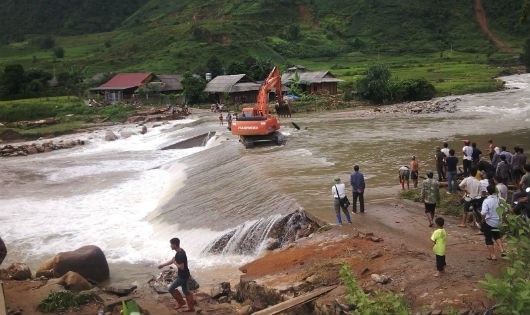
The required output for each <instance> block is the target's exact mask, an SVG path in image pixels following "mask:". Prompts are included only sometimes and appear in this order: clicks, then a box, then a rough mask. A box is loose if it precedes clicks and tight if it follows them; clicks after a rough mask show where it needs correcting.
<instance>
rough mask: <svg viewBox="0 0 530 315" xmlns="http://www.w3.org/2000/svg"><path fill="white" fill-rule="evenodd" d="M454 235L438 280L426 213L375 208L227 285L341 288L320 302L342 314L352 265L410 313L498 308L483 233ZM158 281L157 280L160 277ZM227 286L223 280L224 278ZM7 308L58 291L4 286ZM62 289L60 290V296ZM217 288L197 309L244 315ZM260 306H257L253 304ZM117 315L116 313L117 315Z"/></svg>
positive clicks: (31, 310)
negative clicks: (346, 272) (217, 296)
mask: <svg viewBox="0 0 530 315" xmlns="http://www.w3.org/2000/svg"><path fill="white" fill-rule="evenodd" d="M445 219H446V226H445V228H446V231H447V233H448V247H447V263H448V266H447V270H446V273H445V274H443V275H442V276H441V277H434V276H433V274H434V272H435V263H434V255H433V254H432V249H431V243H430V239H429V238H430V234H431V233H432V231H433V229H432V228H429V227H428V224H427V221H426V219H425V218H424V216H423V206H422V204H419V203H413V202H409V201H403V200H397V199H395V200H392V199H389V200H386V201H384V202H381V201H379V202H370V203H368V204H367V212H366V213H365V214H363V215H361V214H355V215H353V225H343V226H338V225H332V226H330V227H329V228H327V229H323V230H321V231H320V232H318V233H315V234H313V235H312V236H311V237H307V238H302V239H299V240H298V241H296V242H295V243H293V244H292V245H290V246H289V247H288V248H283V249H279V250H274V251H272V252H269V253H267V254H266V255H265V256H263V257H261V258H258V259H256V260H254V261H252V262H249V263H248V264H246V265H244V266H240V267H239V270H240V271H241V272H240V276H239V277H232V278H229V277H227V278H225V279H223V280H222V282H229V283H230V284H231V287H232V288H233V289H234V288H235V287H236V286H237V285H238V284H239V283H240V282H248V281H252V282H256V283H257V284H259V285H263V286H266V287H268V288H271V289H274V290H276V291H277V292H279V293H280V294H282V295H284V296H286V297H291V298H292V297H294V296H297V295H301V294H303V293H304V292H310V291H313V290H315V289H316V288H319V287H325V286H330V285H337V287H336V288H335V289H333V290H331V291H330V292H329V293H327V294H325V295H323V296H322V297H320V298H318V299H317V300H316V301H315V307H316V308H317V309H319V310H320V311H323V310H327V311H329V312H330V313H327V314H335V313H334V312H335V311H333V310H336V309H337V307H338V306H339V305H347V304H348V303H347V302H346V300H345V299H344V297H345V294H346V288H345V287H344V286H343V283H342V280H341V279H340V277H339V275H338V270H339V269H340V268H341V267H342V265H344V264H347V265H348V266H349V268H350V270H351V272H352V273H353V275H354V276H355V278H356V279H357V281H358V283H359V284H360V285H361V286H362V287H363V288H364V290H365V291H368V292H374V291H378V290H379V291H392V292H395V293H397V294H402V295H403V296H404V298H405V300H406V301H407V302H408V303H409V305H410V310H411V313H421V314H447V313H448V312H450V311H458V312H460V314H464V313H465V314H479V313H480V312H482V311H484V310H485V309H486V308H488V307H490V306H492V305H493V304H494V303H493V301H491V300H489V299H487V298H486V295H485V292H484V291H483V290H481V288H480V287H479V284H478V282H479V281H480V280H483V278H484V275H485V274H486V273H493V274H496V273H497V272H498V271H499V270H500V268H501V267H502V266H503V262H502V261H497V262H492V261H490V260H487V259H486V256H487V250H486V247H485V245H483V236H482V235H479V234H478V230H476V229H472V228H468V229H462V228H459V227H457V224H458V218H454V217H445ZM373 274H376V275H380V276H384V277H387V278H388V279H389V281H388V282H387V283H385V284H382V283H378V282H376V281H374V277H373V276H372V275H373ZM153 276H155V274H153ZM218 277H219V278H223V276H222V275H218ZM4 282H5V283H4V287H5V294H6V302H7V306H8V308H9V309H11V310H14V311H15V310H19V312H18V313H16V312H12V313H9V314H21V315H23V314H40V313H39V312H36V311H35V307H36V305H37V304H38V302H40V300H42V299H43V298H44V297H45V296H46V295H47V293H48V292H50V291H51V290H53V289H54V288H55V287H46V286H45V284H46V282H45V281H41V280H32V281H13V280H8V281H4ZM55 289H56V288H55ZM211 289H212V287H211V286H203V287H201V288H200V289H199V290H198V292H197V293H196V294H197V300H198V308H197V310H200V312H201V313H203V314H204V313H208V314H245V313H244V312H243V313H242V310H247V311H248V307H247V305H248V303H242V304H239V303H234V302H232V303H218V302H217V301H216V300H213V299H211V292H212V291H211ZM96 292H97V293H98V294H99V295H100V297H101V298H102V301H101V302H100V303H91V304H89V305H87V306H84V307H82V308H81V309H80V310H76V311H72V312H66V313H64V314H65V315H69V314H86V315H93V314H96V313H97V311H98V309H100V308H101V307H102V305H103V303H106V304H111V303H112V302H114V301H117V300H119V298H118V297H116V296H113V295H111V294H108V293H105V292H102V291H101V290H97V291H96ZM127 298H133V299H135V300H136V301H137V302H138V303H139V305H140V306H141V307H142V309H143V310H144V311H146V313H147V314H157V315H169V314H175V311H174V310H172V305H173V304H174V301H173V298H171V297H170V296H169V294H157V293H156V292H154V291H153V290H152V288H150V287H149V285H148V283H147V281H146V282H144V283H139V285H138V288H137V289H136V290H135V292H133V293H132V294H130V295H129V296H128V297H127ZM254 302H256V301H254ZM113 314H117V313H113Z"/></svg>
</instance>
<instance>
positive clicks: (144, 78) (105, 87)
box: [90, 72, 155, 103]
mask: <svg viewBox="0 0 530 315" xmlns="http://www.w3.org/2000/svg"><path fill="white" fill-rule="evenodd" d="M154 78H155V76H154V74H153V73H151V72H142V73H119V74H116V75H115V76H114V77H112V79H110V80H109V81H107V82H105V83H104V84H102V85H100V86H98V87H96V88H92V89H90V90H91V91H92V92H95V93H99V94H102V95H104V97H105V102H108V103H117V102H127V101H130V100H131V99H132V98H133V95H134V93H135V92H136V90H137V89H138V88H140V87H142V86H145V85H147V84H148V83H150V82H151V81H153V79H154Z"/></svg>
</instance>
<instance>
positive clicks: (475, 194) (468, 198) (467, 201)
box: [458, 167, 482, 228]
mask: <svg viewBox="0 0 530 315" xmlns="http://www.w3.org/2000/svg"><path fill="white" fill-rule="evenodd" d="M476 175H477V168H475V167H473V168H471V173H470V174H469V176H468V177H466V178H464V179H463V180H462V182H460V185H458V187H460V189H461V190H463V191H465V192H466V194H465V195H464V213H463V214H462V222H461V223H460V224H459V225H458V226H459V227H464V228H465V227H467V217H468V214H469V212H470V211H471V210H470V208H471V205H472V203H473V201H474V199H480V197H481V190H482V189H481V185H480V181H479V180H478V179H477V178H476V177H475V176H476Z"/></svg>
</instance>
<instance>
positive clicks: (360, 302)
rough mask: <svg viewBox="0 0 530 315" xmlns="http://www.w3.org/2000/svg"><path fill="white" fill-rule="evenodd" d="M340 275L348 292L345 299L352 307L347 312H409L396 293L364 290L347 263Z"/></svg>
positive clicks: (362, 314) (371, 314) (373, 314)
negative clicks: (372, 292)
mask: <svg viewBox="0 0 530 315" xmlns="http://www.w3.org/2000/svg"><path fill="white" fill-rule="evenodd" d="M340 276H341V278H342V281H343V282H344V286H345V287H346V291H347V292H348V294H347V295H346V299H347V301H348V303H350V305H352V306H353V308H354V310H353V311H351V313H349V314H358V315H380V314H396V315H398V314H403V315H405V314H409V311H408V306H407V303H406V302H405V300H404V299H403V297H402V296H400V295H398V294H395V293H392V292H381V291H377V292H375V293H374V294H369V293H366V292H364V290H363V288H362V287H361V286H360V285H359V284H358V283H357V281H356V280H355V277H354V276H353V274H352V272H351V271H350V269H349V267H348V265H343V266H342V268H341V269H340Z"/></svg>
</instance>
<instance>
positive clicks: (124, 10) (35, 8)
mask: <svg viewBox="0 0 530 315" xmlns="http://www.w3.org/2000/svg"><path fill="white" fill-rule="evenodd" d="M147 2H148V0H126V1H122V0H114V1H113V0H0V8H2V9H1V10H0V30H2V31H1V32H0V41H1V42H4V43H5V42H8V41H19V40H23V39H24V36H25V35H26V34H46V35H48V34H57V35H81V34H88V33H97V32H106V31H111V30H113V29H115V28H116V27H119V26H120V25H121V23H122V22H123V21H124V20H125V19H126V18H127V17H129V16H130V15H131V14H133V13H134V12H136V11H137V10H138V9H139V8H140V7H141V6H142V5H143V4H145V3H147Z"/></svg>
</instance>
